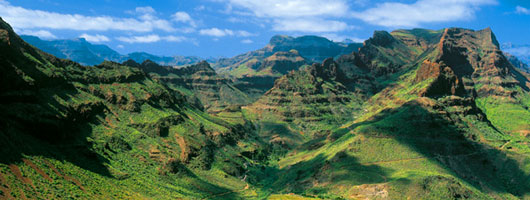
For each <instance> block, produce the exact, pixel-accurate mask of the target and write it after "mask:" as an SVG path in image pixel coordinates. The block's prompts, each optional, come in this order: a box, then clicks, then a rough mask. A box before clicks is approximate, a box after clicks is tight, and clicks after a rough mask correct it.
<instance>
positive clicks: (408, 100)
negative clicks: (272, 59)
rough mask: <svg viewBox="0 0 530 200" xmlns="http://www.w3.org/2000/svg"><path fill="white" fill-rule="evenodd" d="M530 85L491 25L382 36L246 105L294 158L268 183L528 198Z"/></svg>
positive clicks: (371, 192) (404, 194)
mask: <svg viewBox="0 0 530 200" xmlns="http://www.w3.org/2000/svg"><path fill="white" fill-rule="evenodd" d="M353 76H356V77H355V78H353ZM352 80H356V81H358V82H357V83H355V82H354V83H352ZM529 80H530V76H529V75H528V74H526V73H524V72H522V71H521V70H520V69H518V68H517V67H515V66H513V65H512V64H511V63H510V62H509V60H508V59H507V58H506V57H505V56H504V55H503V52H502V51H501V50H500V48H499V43H498V42H497V40H496V38H495V36H494V35H493V33H492V31H491V29H489V28H488V29H484V30H480V31H473V30H468V29H460V28H448V29H443V30H438V31H432V30H423V29H413V30H397V31H393V32H391V33H388V32H385V31H376V32H375V33H374V35H373V37H372V38H370V39H369V40H367V41H366V42H365V45H364V46H363V47H361V49H360V50H359V52H355V53H353V54H351V55H345V56H342V57H341V58H340V59H339V60H338V61H336V62H335V61H333V60H331V59H328V60H326V61H324V63H322V64H316V65H313V66H311V67H310V68H304V69H303V70H300V71H297V72H291V73H289V74H287V75H284V76H282V77H281V78H279V79H278V80H277V81H276V82H275V84H274V87H273V88H272V89H271V90H269V91H268V92H267V93H266V94H265V95H263V96H262V97H261V98H260V99H259V100H258V101H257V102H255V103H253V104H251V105H249V106H247V107H244V108H243V109H244V111H245V112H247V113H257V114H256V115H254V116H252V117H254V119H253V120H254V122H255V123H257V125H258V130H263V131H262V132H261V133H260V134H261V135H262V137H263V138H264V139H265V140H268V141H269V142H270V143H271V144H273V149H274V150H273V152H282V153H281V154H282V155H285V156H284V157H280V158H279V159H278V161H276V162H275V163H276V164H277V166H275V165H273V166H270V168H271V169H269V171H271V172H275V173H272V174H268V175H267V176H265V177H263V176H262V177H261V179H260V182H263V184H264V185H269V186H270V188H272V190H278V191H281V192H283V193H295V194H303V195H304V196H311V197H315V196H317V197H319V198H324V199H333V198H346V199H387V198H388V199H402V198H411V199H458V198H469V199H493V198H501V199H519V198H522V199H524V198H528V196H529V195H530V194H528V192H527V191H529V187H530V182H529V181H530V179H529V176H528V173H529V171H528V169H527V168H525V167H524V166H525V165H526V164H527V162H526V161H525V160H526V159H528V157H527V152H529V150H530V149H529V148H528V147H529V146H528V145H526V144H527V142H528V137H527V135H528V134H527V133H528V131H530V127H529V126H528V125H529V124H528V121H530V111H529V110H528V109H527V108H528V105H529V103H530V101H529V100H530V99H529V97H530V89H529V86H530V81H529ZM348 83H351V85H350V86H348V85H347V84H348ZM348 117H349V119H348ZM348 120H349V122H344V121H348ZM267 130H269V131H267ZM279 130H283V131H279ZM286 149H287V150H286ZM345 188H349V189H345Z"/></svg>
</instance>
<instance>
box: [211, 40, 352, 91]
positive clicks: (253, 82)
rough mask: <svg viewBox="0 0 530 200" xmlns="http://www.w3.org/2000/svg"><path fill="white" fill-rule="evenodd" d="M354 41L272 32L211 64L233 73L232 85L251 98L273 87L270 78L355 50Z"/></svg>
mask: <svg viewBox="0 0 530 200" xmlns="http://www.w3.org/2000/svg"><path fill="white" fill-rule="evenodd" d="M359 46H360V44H358V43H351V44H343V43H335V42H332V41H330V40H328V39H326V38H323V37H318V36H302V37H297V38H293V37H289V36H280V35H278V36H274V37H272V38H271V40H270V42H269V44H268V45H267V46H266V47H264V48H262V49H259V50H256V51H251V52H248V53H245V54H241V55H238V56H235V57H233V58H228V59H220V60H219V61H218V62H216V63H215V64H214V66H213V68H214V69H216V70H217V71H218V72H219V73H220V74H227V75H230V76H233V77H235V78H236V79H235V80H234V86H236V87H237V88H239V90H241V91H243V92H245V93H246V94H247V95H248V96H250V97H251V98H252V99H253V100H256V99H257V98H259V97H260V96H261V95H263V94H264V93H265V92H266V91H267V90H269V89H270V88H272V87H273V85H274V80H276V79H277V78H278V77H280V76H282V75H284V74H287V73H288V72H289V71H290V70H297V69H299V68H301V67H303V66H305V65H311V64H312V63H314V62H322V61H323V60H324V59H326V58H328V57H339V56H340V55H344V54H349V53H351V52H353V51H356V50H357V48H358V47H359Z"/></svg>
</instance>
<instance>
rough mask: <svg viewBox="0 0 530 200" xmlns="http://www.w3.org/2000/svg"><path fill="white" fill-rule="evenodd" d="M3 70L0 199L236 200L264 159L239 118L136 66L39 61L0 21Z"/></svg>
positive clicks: (46, 56) (0, 65)
mask: <svg viewBox="0 0 530 200" xmlns="http://www.w3.org/2000/svg"><path fill="white" fill-rule="evenodd" d="M205 69H208V67H207V66H205V65H204V64H201V65H200V66H198V67H193V68H188V69H183V70H182V71H184V72H186V73H192V72H198V71H202V70H205ZM0 70H1V71H2V73H1V74H0V82H1V83H2V85H1V86H0V97H1V98H0V99H1V100H0V111H1V112H0V113H1V114H0V127H1V129H0V145H1V146H2V148H1V149H0V191H1V192H0V199H48V198H49V199H68V198H73V199H124V198H132V199H143V198H156V199H178V198H193V199H211V198H214V197H215V196H224V197H225V198H229V199H233V198H235V195H234V194H233V193H232V192H231V191H235V190H240V189H241V188H245V187H249V186H248V185H247V184H246V183H245V180H244V179H243V178H242V177H243V176H245V171H246V168H247V165H248V164H247V162H248V161H247V160H248V159H254V160H255V161H258V160H259V159H262V157H264V156H263V155H265V154H264V153H262V152H266V148H265V146H266V144H264V143H261V142H259V141H258V140H259V138H257V137H255V136H253V135H252V134H253V131H252V130H253V128H252V127H251V126H250V125H249V124H247V123H246V122H245V121H244V120H234V119H233V118H229V120H230V121H225V120H224V119H223V118H219V117H214V116H212V115H209V114H207V113H205V112H203V111H202V110H201V108H199V107H196V106H194V104H193V103H192V102H188V101H187V97H186V94H183V93H180V92H179V91H176V90H172V89H170V88H169V87H168V86H167V85H165V84H164V83H162V82H160V81H158V80H156V79H151V78H150V77H149V76H147V75H146V72H144V71H143V70H142V69H140V68H135V67H129V66H124V65H121V64H118V63H114V62H110V61H105V62H103V63H102V64H100V65H96V66H93V67H85V66H82V65H80V64H78V63H75V62H73V61H70V60H63V59H59V58H56V57H54V56H52V55H50V54H47V53H44V52H42V51H40V50H38V49H36V48H34V47H33V46H31V45H29V44H27V43H25V42H24V41H23V40H22V39H21V38H20V37H19V36H18V35H16V34H15V33H14V32H13V29H12V28H11V27H10V26H9V25H8V24H7V23H5V22H4V21H3V20H2V19H0ZM247 157H248V158H247ZM239 196H242V195H238V197H239Z"/></svg>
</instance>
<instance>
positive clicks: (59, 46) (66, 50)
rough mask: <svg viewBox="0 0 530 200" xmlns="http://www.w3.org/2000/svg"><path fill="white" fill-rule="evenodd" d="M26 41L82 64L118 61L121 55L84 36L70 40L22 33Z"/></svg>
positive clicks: (57, 55) (59, 56)
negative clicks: (49, 39) (44, 38)
mask: <svg viewBox="0 0 530 200" xmlns="http://www.w3.org/2000/svg"><path fill="white" fill-rule="evenodd" d="M21 38H22V39H23V40H24V41H26V42H27V43H29V44H31V45H33V46H35V47H37V48H39V49H41V50H42V51H44V52H47V53H50V54H52V55H54V56H56V57H58V58H63V59H70V60H73V61H76V62H79V63H81V64H84V65H97V64H100V63H102V62H103V61H105V60H110V61H119V60H120V59H122V55H120V54H119V53H118V52H116V51H114V50H112V49H111V48H109V47H108V46H106V45H94V44H91V43H89V42H87V41H86V40H85V39H84V38H78V39H72V40H52V41H47V40H41V39H39V38H38V37H35V36H28V35H23V36H21Z"/></svg>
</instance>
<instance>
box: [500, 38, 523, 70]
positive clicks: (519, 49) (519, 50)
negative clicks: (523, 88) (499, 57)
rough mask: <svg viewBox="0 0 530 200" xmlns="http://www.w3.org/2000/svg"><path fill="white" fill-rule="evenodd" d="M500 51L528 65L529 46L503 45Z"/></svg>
mask: <svg viewBox="0 0 530 200" xmlns="http://www.w3.org/2000/svg"><path fill="white" fill-rule="evenodd" d="M501 49H502V50H503V51H504V52H506V53H509V54H511V55H513V56H516V57H517V58H518V59H519V60H521V61H522V62H524V63H525V64H527V65H528V64H529V63H530V45H516V44H512V43H503V44H502V46H501Z"/></svg>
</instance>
